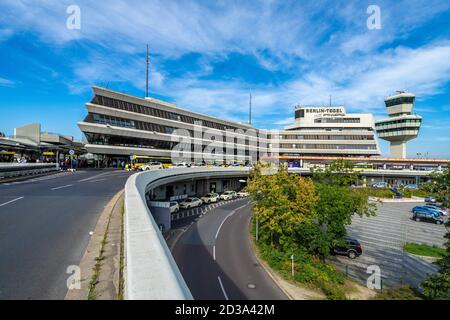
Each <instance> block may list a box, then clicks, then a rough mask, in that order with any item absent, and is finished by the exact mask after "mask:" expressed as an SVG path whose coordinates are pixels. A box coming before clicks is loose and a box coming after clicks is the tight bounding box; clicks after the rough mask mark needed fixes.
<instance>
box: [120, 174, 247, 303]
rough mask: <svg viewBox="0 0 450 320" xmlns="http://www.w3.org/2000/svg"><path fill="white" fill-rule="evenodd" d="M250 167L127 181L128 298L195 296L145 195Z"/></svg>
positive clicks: (138, 176)
mask: <svg viewBox="0 0 450 320" xmlns="http://www.w3.org/2000/svg"><path fill="white" fill-rule="evenodd" d="M248 173H249V169H248V168H201V167H199V168H171V169H165V170H153V171H145V172H141V173H136V174H134V175H132V176H131V177H130V178H128V180H127V182H126V184H125V221H124V234H125V246H124V247H125V270H124V278H125V299H127V300H159V299H168V300H190V299H193V297H192V294H191V292H190V291H189V288H188V287H187V285H186V282H185V281H184V279H183V277H182V275H181V273H180V271H179V269H178V266H177V264H176V262H175V260H174V258H173V257H172V254H171V252H170V250H169V248H168V247H167V244H166V242H165V240H164V238H163V236H162V234H161V232H160V231H159V228H158V226H157V224H156V222H155V220H154V219H153V216H152V214H151V212H150V209H149V208H148V207H147V203H146V198H145V194H146V193H147V192H148V191H149V190H151V189H153V188H156V187H158V186H161V185H164V184H167V183H171V182H176V181H180V180H186V179H206V178H214V177H216V178H226V177H245V176H248Z"/></svg>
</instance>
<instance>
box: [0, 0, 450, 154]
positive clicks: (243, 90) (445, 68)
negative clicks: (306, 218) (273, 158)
mask: <svg viewBox="0 0 450 320" xmlns="http://www.w3.org/2000/svg"><path fill="white" fill-rule="evenodd" d="M73 4H75V5H78V6H79V7H80V10H81V29H80V30H70V29H68V28H67V27H66V20H67V18H68V16H69V15H68V14H67V13H66V9H67V7H68V6H69V5H73ZM371 4H375V5H378V6H379V7H380V10H381V29H379V30H369V29H368V28H367V25H366V21H367V18H368V17H369V14H367V12H366V10H367V7H368V6H369V5H371ZM0 12H2V14H1V16H0V61H1V63H0V111H1V113H0V114H1V117H0V131H2V132H6V133H7V134H12V133H13V128H14V127H16V126H20V125H24V124H26V123H30V122H40V123H42V127H43V129H44V130H48V131H55V132H60V133H64V134H70V135H73V136H75V137H76V138H81V136H82V134H81V132H80V131H79V129H78V127H77V126H76V123H77V121H81V120H82V119H83V118H84V117H85V115H86V109H85V107H84V103H85V102H87V101H88V100H90V99H91V96H92V92H91V89H90V87H91V86H92V85H94V84H95V85H100V86H105V85H108V87H109V88H111V89H114V90H119V91H124V92H127V93H130V94H133V95H137V96H143V95H144V87H145V45H146V44H147V43H148V44H149V45H150V51H151V56H150V59H151V77H150V95H151V96H154V97H158V98H161V99H164V100H168V101H172V102H175V103H176V104H178V105H179V106H180V107H183V108H188V109H192V110H195V111H198V112H202V113H206V114H210V115H213V116H217V117H221V118H226V119H230V120H236V121H246V120H247V117H248V116H247V112H248V97H249V92H250V91H251V92H252V96H253V115H254V119H253V120H254V124H255V126H257V127H260V128H267V129H276V128H282V127H284V126H285V125H287V124H290V123H291V122H292V121H293V106H294V105H295V104H327V103H328V100H329V95H331V96H332V97H333V98H332V99H333V103H334V104H340V105H345V106H346V108H347V111H348V112H371V113H373V114H374V115H375V117H376V118H382V117H385V110H384V104H383V100H384V98H385V97H386V96H388V95H390V94H392V93H394V92H395V90H399V89H401V90H408V91H410V92H413V93H415V94H416V96H417V100H416V105H415V111H416V112H417V113H418V114H421V115H422V116H423V117H424V121H423V126H422V129H421V132H420V135H419V137H418V138H417V139H416V140H413V141H411V142H410V143H409V145H408V155H409V156H416V154H417V153H418V152H420V153H423V154H425V153H426V152H428V155H429V156H433V157H446V158H450V133H449V127H450V125H449V123H450V3H449V2H448V1H432V0H431V1H430V0H428V1H370V2H369V1H367V2H366V1H320V0H314V1H287V0H283V1H232V0H227V1H168V0H165V1H137V0H136V1H114V0H112V1H77V0H70V1H21V0H15V1H0ZM380 145H381V148H382V152H383V154H384V155H386V154H387V153H388V145H387V143H386V142H384V141H380Z"/></svg>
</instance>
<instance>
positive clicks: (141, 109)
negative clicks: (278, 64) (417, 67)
mask: <svg viewBox="0 0 450 320" xmlns="http://www.w3.org/2000/svg"><path fill="white" fill-rule="evenodd" d="M93 91H94V97H93V99H92V100H91V101H90V102H88V103H86V108H87V111H88V115H87V116H86V118H85V119H84V120H83V121H82V122H79V123H78V126H79V128H80V129H81V131H83V133H84V134H85V136H86V139H87V141H88V144H86V146H85V148H86V149H87V151H88V152H90V153H93V154H97V155H103V156H104V157H106V158H108V159H112V160H114V161H116V160H119V161H123V160H125V161H127V160H128V159H129V158H130V156H142V157H149V158H152V159H155V160H159V161H163V162H174V161H173V157H174V152H175V151H177V150H182V151H183V152H187V153H189V156H188V159H186V161H187V162H202V161H204V162H207V163H208V162H216V163H217V162H223V161H225V162H236V163H247V162H254V161H256V160H257V159H259V158H261V157H266V156H273V157H276V156H277V155H284V156H289V155H293V156H296V155H332V156H366V157H367V156H373V155H379V154H380V152H379V148H378V144H377V142H376V140H375V138H374V130H373V120H372V115H370V114H346V113H345V109H344V108H343V107H326V108H324V107H297V108H296V110H295V124H294V125H293V126H290V127H288V128H286V129H285V130H282V131H278V130H277V131H275V130H272V131H268V130H262V129H257V128H254V127H252V126H251V125H248V124H244V123H237V122H231V121H226V120H223V119H219V118H214V117H210V116H207V115H203V114H199V113H196V112H192V111H189V110H185V109H182V108H179V107H177V106H176V105H175V104H172V103H168V102H165V101H161V100H158V99H153V98H138V97H135V96H131V95H127V94H124V93H120V92H116V91H112V90H109V89H105V88H100V87H93Z"/></svg>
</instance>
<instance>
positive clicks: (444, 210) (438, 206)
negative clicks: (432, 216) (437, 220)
mask: <svg viewBox="0 0 450 320" xmlns="http://www.w3.org/2000/svg"><path fill="white" fill-rule="evenodd" d="M425 206H426V207H430V208H436V209H439V210H442V211H443V212H444V216H446V215H448V214H450V209H449V208H446V207H444V206H441V205H439V204H437V203H426V204H425Z"/></svg>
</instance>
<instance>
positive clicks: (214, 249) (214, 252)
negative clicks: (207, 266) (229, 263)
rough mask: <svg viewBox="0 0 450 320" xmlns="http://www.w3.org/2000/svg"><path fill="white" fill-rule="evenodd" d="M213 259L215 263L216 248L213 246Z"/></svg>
mask: <svg viewBox="0 0 450 320" xmlns="http://www.w3.org/2000/svg"><path fill="white" fill-rule="evenodd" d="M213 259H214V261H216V246H213Z"/></svg>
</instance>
